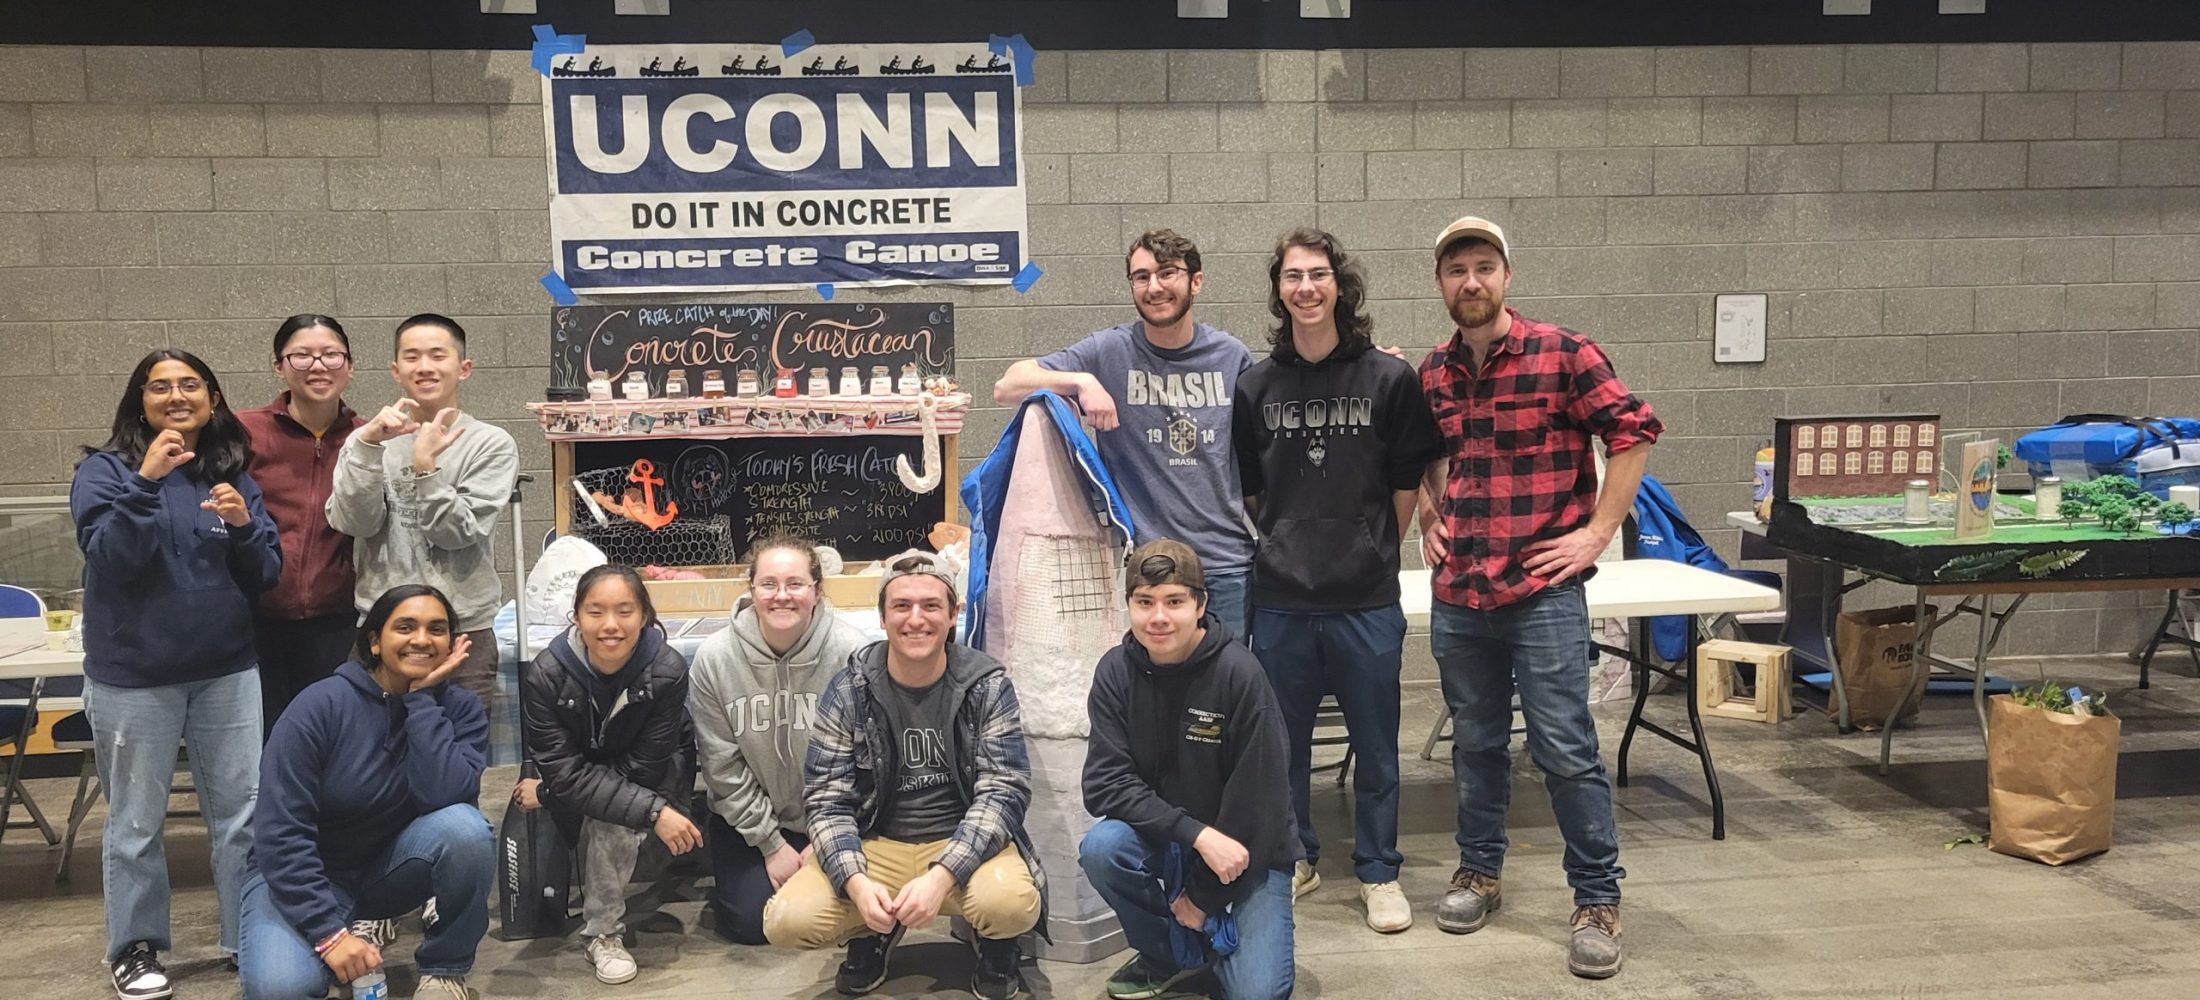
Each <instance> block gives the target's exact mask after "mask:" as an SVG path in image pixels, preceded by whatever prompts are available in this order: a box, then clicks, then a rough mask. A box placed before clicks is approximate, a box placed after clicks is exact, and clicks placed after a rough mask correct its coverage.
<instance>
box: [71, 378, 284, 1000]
mask: <svg viewBox="0 0 2200 1000" xmlns="http://www.w3.org/2000/svg"><path fill="white" fill-rule="evenodd" d="M249 461H250V448H249V446H248V445H247V444H246V441H245V433H244V429H243V428H242V427H240V426H239V425H238V423H237V418H236V417H235V416H234V415H232V414H231V413H230V412H229V404H228V402H227V401H226V400H224V399H223V398H222V387H221V382H220V380H218V379H216V378H215V377H214V373H213V371H212V370H211V369H209V368H207V366H206V363H205V362H203V361H200V360H199V359H198V358H196V357H194V356H192V355H191V354H189V353H186V352H184V351H177V350H167V349H163V350H157V351H154V352H152V353H151V354H148V355H146V356H145V358H144V360H142V361H139V362H138V364H137V368H136V369H134V370H133V371H131V373H130V382H129V387H128V388H127V389H125V390H124V391H123V393H122V399H121V401H120V402H119V403H117V404H116V405H115V420H114V426H113V428H112V430H110V431H109V432H108V435H107V441H106V443H104V444H101V445H100V446H99V447H97V448H87V449H85V457H84V461H83V462H82V463H81V464H79V465H78V466H77V467H76V481H75V482H74V483H72V484H71V485H70V487H69V513H70V515H71V517H72V518H73V519H74V520H75V522H76V540H77V544H78V545H79V546H81V547H82V548H83V549H84V709H85V714H86V715H88V716H89V717H90V719H91V723H92V735H93V738H94V741H95V746H96V749H95V750H94V751H93V757H94V758H95V759H96V761H97V762H98V765H99V779H100V783H101V784H102V785H103V786H104V787H105V788H106V789H107V801H108V808H107V824H106V828H105V832H104V833H103V834H102V836H101V838H100V874H101V880H102V884H103V886H104V890H103V891H104V893H105V897H106V904H107V905H106V909H107V962H108V969H109V972H110V973H112V974H113V976H114V985H115V993H116V994H117V995H118V996H120V997H121V998H122V1000H159V998H163V997H167V996H169V995H171V993H172V992H173V989H172V987H171V986H170V985H169V982H168V971H167V969H165V968H164V967H162V965H161V963H160V957H159V955H160V952H162V951H166V950H168V948H169V947H170V940H169V926H168V895H169V894H168V861H167V856H166V854H165V851H164V843H163V839H162V835H161V826H162V824H163V822H164V821H165V819H166V818H167V814H168V779H169V775H170V773H171V772H173V771H174V770H175V767H176V746H177V744H178V743H181V744H183V745H184V746H185V747H186V748H188V750H189V751H190V755H191V774H192V777H193V779H194V780H195V782H196V787H197V789H198V798H199V811H200V812H201V813H202V814H204V815H205V817H206V828H207V839H208V841H209V843H210V845H211V847H212V853H213V859H214V891H215V898H216V899H217V900H218V901H219V903H220V906H221V946H222V948H223V950H225V951H229V952H231V953H234V952H236V951H237V949H238V943H237V939H238V933H237V914H238V908H237V899H238V892H239V890H240V889H241V888H242V886H243V885H244V875H245V865H246V859H247V856H248V853H249V851H250V848H251V843H252V833H251V820H252V798H253V795H254V794H255V793H256V792H257V790H258V788H259V772H260V683H259V675H258V674H257V673H255V672H254V671H253V669H252V666H253V655H252V602H253V600H254V599H255V598H257V597H259V596H260V593H261V592H262V591H265V590H267V588H268V587H270V586H273V585H274V583H275V578H276V576H277V574H278V573H280V571H281V569H282V550H281V549H280V548H279V547H278V544H277V541H276V535H275V525H274V523H273V522H272V521H270V520H268V516H267V512H266V511H265V510H263V509H261V507H260V488H259V486H257V485H255V484H254V483H253V481H252V477H251V476H250V475H248V474H246V472H245V466H246V465H247V464H248V462H249Z"/></svg>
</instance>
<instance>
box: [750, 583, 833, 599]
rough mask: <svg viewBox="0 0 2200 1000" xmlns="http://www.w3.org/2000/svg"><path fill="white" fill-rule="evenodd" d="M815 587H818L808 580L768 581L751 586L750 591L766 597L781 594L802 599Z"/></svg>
mask: <svg viewBox="0 0 2200 1000" xmlns="http://www.w3.org/2000/svg"><path fill="white" fill-rule="evenodd" d="M815 586H817V585H816V584H814V583H811V582H810V581H808V580H786V581H780V580H766V581H764V582H763V583H756V584H750V585H749V589H750V590H753V591H756V592H757V593H758V594H761V595H763V596H765V597H777V596H779V595H781V594H785V595H787V596H788V597H801V596H802V595H804V594H807V593H809V592H810V588H812V587H815Z"/></svg>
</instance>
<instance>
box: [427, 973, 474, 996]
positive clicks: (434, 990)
mask: <svg viewBox="0 0 2200 1000" xmlns="http://www.w3.org/2000/svg"><path fill="white" fill-rule="evenodd" d="M478 996H479V995H478V994H476V993H475V992H474V991H472V990H469V989H467V988H466V977H465V976H436V975H424V976H421V977H420V985H419V986H418V987H416V988H415V989H414V990H413V1000H478Z"/></svg>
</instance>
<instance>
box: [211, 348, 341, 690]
mask: <svg viewBox="0 0 2200 1000" xmlns="http://www.w3.org/2000/svg"><path fill="white" fill-rule="evenodd" d="M274 368H275V374H276V375H277V376H278V377H280V378H281V379H282V380H283V391H282V392H281V393H278V394H277V395H276V396H275V400H274V401H273V402H271V403H269V404H267V405H266V406H263V407H260V408H259V409H254V410H245V411H242V412H240V413H238V414H237V419H238V420H239V421H241V422H243V424H244V429H245V433H246V434H247V435H249V436H250V438H251V441H252V466H251V471H252V478H253V480H254V481H256V482H258V483H259V484H260V488H261V489H262V490H264V491H265V494H266V500H267V512H268V515H269V516H270V517H272V518H274V519H275V528H276V531H277V532H278V533H279V534H280V535H281V537H282V544H283V578H282V579H281V580H280V581H278V582H277V583H276V585H275V587H274V588H273V589H271V590H269V591H268V592H267V593H266V594H263V595H261V597H260V601H259V604H258V606H257V607H256V608H255V609H254V611H255V614H254V616H253V635H254V639H255V642H256V643H257V645H258V648H259V661H260V704H261V713H260V714H261V716H262V718H263V722H264V725H265V726H266V727H267V728H269V729H272V728H274V726H275V719H276V718H277V717H278V716H280V715H282V714H283V709H284V708H286V707H288V706H289V705H290V703H291V700H292V699H295V698H296V697H297V696H298V692H300V691H303V690H305V688H306V685H308V684H311V683H313V682H314V681H317V680H320V679H321V678H323V677H327V676H328V675H330V674H332V673H335V672H336V665H337V664H339V663H342V662H344V657H345V656H346V655H348V651H349V648H350V646H351V641H352V637H353V635H354V634H355V631H356V629H355V624H356V623H357V622H358V620H359V615H358V612H357V611H356V610H355V609H354V608H353V607H352V583H353V577H352V568H351V538H350V537H349V536H346V535H345V534H344V533H343V532H340V531H337V530H336V529H335V528H333V527H330V526H329V523H328V510H327V507H328V497H329V492H330V489H331V487H332V485H333V483H334V479H335V475H336V455H337V453H338V452H340V451H342V450H343V447H344V441H345V440H346V439H347V438H349V437H351V432H352V431H353V430H355V429H357V428H358V427H359V424H360V419H359V415H358V414H356V413H353V412H352V410H351V407H349V406H346V405H344V398H343V397H344V389H345V388H346V387H348V386H350V385H351V371H352V370H351V340H350V338H349V337H347V336H346V335H345V334H344V325H343V324H342V323H338V322H337V321H336V320H334V319H332V318H330V317H327V316H321V315H317V314H314V313H303V314H300V315H297V316H292V317H290V318H289V319H286V320H284V321H283V323H282V325H281V326H279V327H276V329H275V346H274Z"/></svg>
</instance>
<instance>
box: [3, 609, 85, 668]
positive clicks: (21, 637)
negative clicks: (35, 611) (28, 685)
mask: <svg viewBox="0 0 2200 1000" xmlns="http://www.w3.org/2000/svg"><path fill="white" fill-rule="evenodd" d="M0 637H5V638H6V639H7V640H8V641H9V642H10V643H11V644H12V643H15V642H18V641H27V640H32V639H35V640H37V641H38V644H39V645H38V648H36V649H26V650H24V651H23V652H20V653H17V654H15V655H14V656H0V681H21V680H29V679H31V678H33V677H74V676H77V675H78V674H81V673H83V672H84V654H83V653H82V652H66V651H63V650H57V649H47V648H46V645H45V643H46V623H45V621H44V620H43V619H39V618H0Z"/></svg>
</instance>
